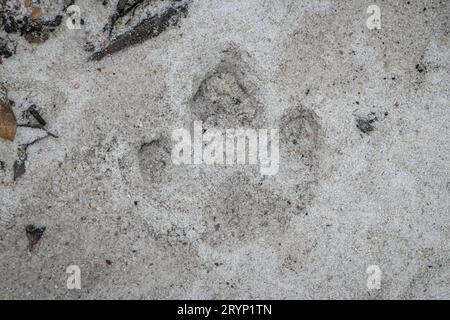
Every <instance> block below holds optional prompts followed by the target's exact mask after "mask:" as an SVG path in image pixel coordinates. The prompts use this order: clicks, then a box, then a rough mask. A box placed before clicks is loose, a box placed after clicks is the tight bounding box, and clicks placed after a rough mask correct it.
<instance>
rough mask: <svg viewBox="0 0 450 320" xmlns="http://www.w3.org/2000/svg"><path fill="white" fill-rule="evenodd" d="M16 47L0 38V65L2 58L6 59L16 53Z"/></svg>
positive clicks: (11, 42) (9, 41)
mask: <svg viewBox="0 0 450 320" xmlns="http://www.w3.org/2000/svg"><path fill="white" fill-rule="evenodd" d="M16 47H17V45H16V44H15V43H14V42H13V41H11V40H8V39H3V38H0V64H1V63H2V58H5V59H8V58H9V57H11V56H12V55H13V54H14V53H16Z"/></svg>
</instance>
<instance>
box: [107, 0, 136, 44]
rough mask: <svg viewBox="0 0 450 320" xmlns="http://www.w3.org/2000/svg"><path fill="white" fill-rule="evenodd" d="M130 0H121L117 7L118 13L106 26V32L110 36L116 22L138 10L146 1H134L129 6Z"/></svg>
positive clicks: (115, 13)
mask: <svg viewBox="0 0 450 320" xmlns="http://www.w3.org/2000/svg"><path fill="white" fill-rule="evenodd" d="M128 1H129V0H119V2H118V3H117V6H116V12H114V14H113V15H112V16H111V18H110V19H109V23H108V24H107V25H106V26H105V28H104V31H105V32H108V34H109V36H111V34H112V31H113V29H114V26H115V24H116V22H117V21H118V20H119V19H120V18H123V17H124V16H126V15H127V14H128V13H130V12H131V11H133V10H134V9H136V7H137V6H139V5H140V4H141V3H142V2H144V0H134V1H132V2H131V3H130V4H128Z"/></svg>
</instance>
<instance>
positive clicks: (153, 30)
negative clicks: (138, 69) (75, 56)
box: [90, 1, 190, 61]
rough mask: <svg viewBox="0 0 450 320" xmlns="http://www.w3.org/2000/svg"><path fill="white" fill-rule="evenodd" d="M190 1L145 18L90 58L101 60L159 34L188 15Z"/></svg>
mask: <svg viewBox="0 0 450 320" xmlns="http://www.w3.org/2000/svg"><path fill="white" fill-rule="evenodd" d="M189 3H190V1H187V2H185V3H183V4H182V5H180V6H178V7H169V8H167V9H166V10H165V11H164V12H162V13H161V14H156V15H153V16H151V17H149V18H147V19H144V20H143V21H142V22H140V23H139V24H138V25H137V26H136V27H135V28H134V29H133V30H131V31H129V32H126V33H124V34H122V35H120V36H118V37H117V38H116V39H115V40H114V41H113V42H112V43H111V44H110V45H109V46H108V47H106V48H105V49H103V50H101V51H98V52H96V53H94V54H93V55H92V56H91V57H90V60H96V61H99V60H101V59H103V58H104V57H105V56H107V55H110V54H113V53H115V52H118V51H120V50H123V49H125V48H127V47H130V46H133V45H136V44H139V43H142V42H144V41H146V40H148V39H152V38H155V37H157V36H159V35H160V34H161V33H162V32H164V31H165V30H166V29H167V28H168V27H170V26H172V25H175V24H177V23H178V21H179V20H180V19H181V18H183V17H185V16H186V14H187V12H188V7H189Z"/></svg>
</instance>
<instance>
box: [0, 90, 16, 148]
mask: <svg viewBox="0 0 450 320" xmlns="http://www.w3.org/2000/svg"><path fill="white" fill-rule="evenodd" d="M16 130H17V120H16V116H15V115H14V112H13V111H12V108H11V104H10V102H9V101H8V100H7V97H6V89H5V88H4V87H3V86H2V85H1V84H0V138H3V139H6V140H11V141H13V140H14V138H15V137H16Z"/></svg>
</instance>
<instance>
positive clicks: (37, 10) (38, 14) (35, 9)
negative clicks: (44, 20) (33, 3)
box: [30, 7, 42, 20]
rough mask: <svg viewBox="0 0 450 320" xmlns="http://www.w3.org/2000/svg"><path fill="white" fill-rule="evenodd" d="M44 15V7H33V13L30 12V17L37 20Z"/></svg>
mask: <svg viewBox="0 0 450 320" xmlns="http://www.w3.org/2000/svg"><path fill="white" fill-rule="evenodd" d="M41 16H42V9H41V8H39V7H32V8H31V13H30V18H31V19H32V20H37V19H39V18H40V17H41Z"/></svg>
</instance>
